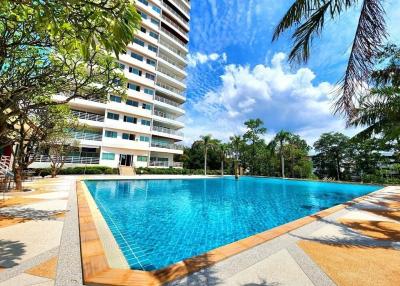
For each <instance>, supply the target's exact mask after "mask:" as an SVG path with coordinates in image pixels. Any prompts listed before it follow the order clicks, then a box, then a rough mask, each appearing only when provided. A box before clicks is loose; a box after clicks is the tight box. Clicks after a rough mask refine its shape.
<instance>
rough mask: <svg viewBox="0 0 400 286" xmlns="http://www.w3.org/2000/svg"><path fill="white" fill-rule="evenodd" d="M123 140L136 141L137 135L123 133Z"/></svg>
mask: <svg viewBox="0 0 400 286" xmlns="http://www.w3.org/2000/svg"><path fill="white" fill-rule="evenodd" d="M122 139H125V140H131V141H135V134H129V133H122Z"/></svg>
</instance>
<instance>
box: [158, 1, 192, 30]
mask: <svg viewBox="0 0 400 286" xmlns="http://www.w3.org/2000/svg"><path fill="white" fill-rule="evenodd" d="M163 6H164V7H165V8H166V9H167V10H168V11H170V12H171V13H172V14H174V15H175V16H176V17H178V18H179V19H180V20H181V21H182V22H183V23H185V24H186V25H188V22H187V20H186V19H185V18H183V17H182V16H181V15H179V14H178V13H177V12H176V11H175V10H174V9H172V8H171V7H169V6H168V5H167V4H165V3H163Z"/></svg>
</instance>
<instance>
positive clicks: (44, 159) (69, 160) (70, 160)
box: [34, 155, 100, 165]
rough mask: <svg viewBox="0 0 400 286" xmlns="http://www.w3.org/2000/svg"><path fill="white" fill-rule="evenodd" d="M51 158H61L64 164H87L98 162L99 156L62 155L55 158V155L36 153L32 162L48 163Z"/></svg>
mask: <svg viewBox="0 0 400 286" xmlns="http://www.w3.org/2000/svg"><path fill="white" fill-rule="evenodd" d="M52 159H53V160H60V159H62V160H63V161H64V163H65V164H88V165H94V164H99V161H100V157H81V156H62V157H61V158H60V159H57V157H56V156H49V155H36V156H35V158H34V162H40V163H49V162H51V160H52Z"/></svg>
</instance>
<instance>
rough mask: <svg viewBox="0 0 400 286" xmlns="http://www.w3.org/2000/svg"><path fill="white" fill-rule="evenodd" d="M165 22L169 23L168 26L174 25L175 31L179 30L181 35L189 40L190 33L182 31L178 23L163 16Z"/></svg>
mask: <svg viewBox="0 0 400 286" xmlns="http://www.w3.org/2000/svg"><path fill="white" fill-rule="evenodd" d="M162 19H163V21H165V22H167V23H168V24H170V25H172V26H173V27H174V28H175V29H177V30H178V31H179V33H180V34H181V36H182V37H184V38H186V39H187V40H188V35H187V34H188V31H186V30H185V29H182V27H181V26H179V25H178V24H177V23H175V22H174V21H172V20H171V19H169V18H168V17H166V16H164V15H163V16H162Z"/></svg>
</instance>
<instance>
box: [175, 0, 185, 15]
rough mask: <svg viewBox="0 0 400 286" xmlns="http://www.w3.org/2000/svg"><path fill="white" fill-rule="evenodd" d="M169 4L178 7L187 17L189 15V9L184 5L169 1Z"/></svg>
mask: <svg viewBox="0 0 400 286" xmlns="http://www.w3.org/2000/svg"><path fill="white" fill-rule="evenodd" d="M170 2H171V3H172V4H174V5H175V6H177V7H179V8H180V9H181V10H182V11H183V12H185V13H186V14H187V15H189V13H190V10H189V8H188V7H187V6H185V5H184V4H182V3H181V2H179V0H170Z"/></svg>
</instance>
